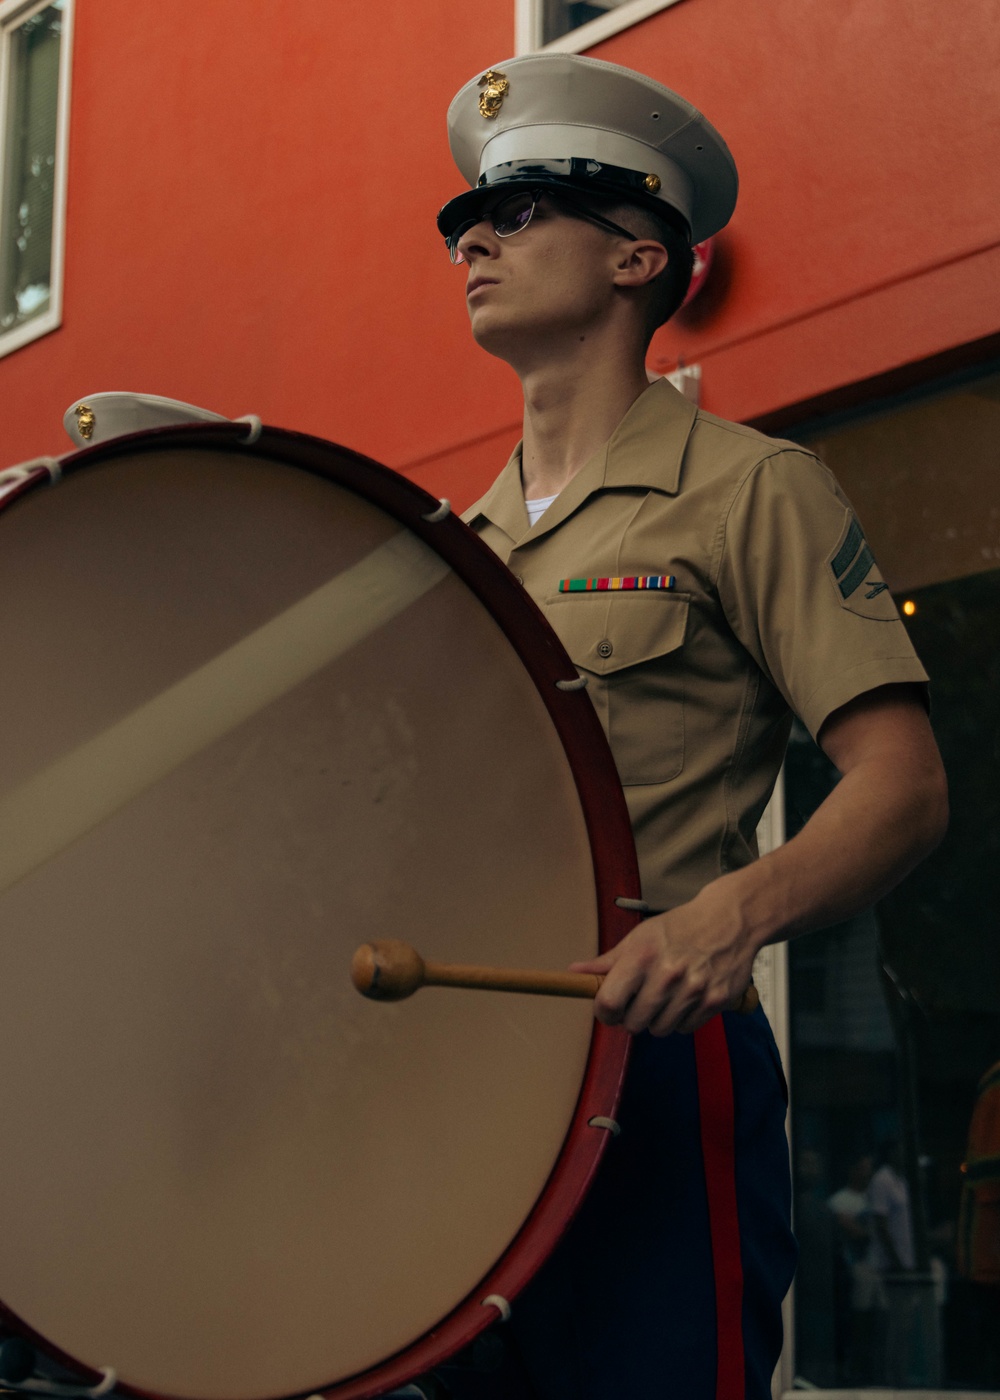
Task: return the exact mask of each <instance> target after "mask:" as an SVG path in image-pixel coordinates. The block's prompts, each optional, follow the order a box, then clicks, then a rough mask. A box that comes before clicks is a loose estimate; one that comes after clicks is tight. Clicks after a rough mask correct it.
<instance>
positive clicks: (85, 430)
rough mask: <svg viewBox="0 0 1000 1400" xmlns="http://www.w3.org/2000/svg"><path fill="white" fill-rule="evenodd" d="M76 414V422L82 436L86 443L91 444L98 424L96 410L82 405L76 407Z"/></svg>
mask: <svg viewBox="0 0 1000 1400" xmlns="http://www.w3.org/2000/svg"><path fill="white" fill-rule="evenodd" d="M74 412H75V413H76V422H77V427H78V428H79V430H80V436H81V437H82V438H83V440H84V441H85V442H89V441H90V439H91V438H92V437H93V436H94V428H95V426H96V424H97V418H96V417H95V416H94V410H93V409H92V408H91V407H90V405H89V404H86V403H81V404H79V405H78V406H77V407H76V409H75V410H74Z"/></svg>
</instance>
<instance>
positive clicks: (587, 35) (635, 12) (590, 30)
mask: <svg viewBox="0 0 1000 1400" xmlns="http://www.w3.org/2000/svg"><path fill="white" fill-rule="evenodd" d="M679 3H680V0H626V3H625V4H624V5H617V6H616V7H615V8H614V9H613V10H608V12H607V14H603V15H598V17H597V18H596V19H591V20H588V21H587V23H586V24H581V25H580V27H579V28H578V29H571V30H570V32H569V33H568V34H564V35H563V36H562V38H560V39H553V40H552V41H551V43H548V44H543V43H542V0H514V49H515V52H516V53H517V54H519V55H520V54H523V53H535V52H536V51H538V50H542V51H543V52H545V53H582V52H583V51H584V49H590V48H593V46H594V45H595V44H599V43H601V42H602V40H604V39H610V38H611V36H612V34H619V33H621V31H622V30H623V29H628V28H630V27H631V26H632V25H633V24H638V23H639V21H640V20H643V19H648V18H649V16H650V15H655V14H656V13H657V12H658V11H660V10H668V9H669V8H670V6H671V5H677V4H679Z"/></svg>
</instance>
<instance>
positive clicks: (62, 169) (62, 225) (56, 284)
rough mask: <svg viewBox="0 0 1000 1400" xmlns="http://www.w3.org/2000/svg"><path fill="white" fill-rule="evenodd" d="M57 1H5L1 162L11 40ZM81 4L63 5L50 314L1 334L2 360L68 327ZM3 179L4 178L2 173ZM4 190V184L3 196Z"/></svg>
mask: <svg viewBox="0 0 1000 1400" xmlns="http://www.w3.org/2000/svg"><path fill="white" fill-rule="evenodd" d="M50 3H51V0H0V160H2V156H3V152H4V151H5V150H6V146H7V132H6V125H7V97H8V92H9V90H10V60H11V47H12V46H11V43H10V36H11V34H12V33H13V31H14V30H15V29H17V28H18V27H19V26H20V25H21V24H23V22H24V21H25V20H27V19H30V18H31V16H32V15H33V14H36V13H37V12H38V11H39V10H44V9H45V8H46V7H47V6H48V5H49V4H50ZM74 5H75V0H63V31H62V43H61V52H60V56H59V93H58V103H59V106H58V109H57V112H56V169H55V177H54V180H53V188H52V263H51V280H50V283H49V306H48V310H47V311H44V312H42V314H41V315H40V316H33V317H32V318H31V319H30V320H28V321H25V322H24V323H23V325H20V326H14V327H13V328H12V329H11V330H9V331H0V359H2V358H3V357H4V355H10V354H12V353H13V351H15V350H20V349H21V347H22V345H27V344H29V342H31V341H32V340H37V339H38V338H39V336H43V335H48V333H49V332H50V331H54V330H56V329H57V328H58V327H59V326H60V325H61V324H62V300H63V262H64V255H65V248H66V186H67V175H68V169H69V161H68V155H69V99H70V73H71V70H72V67H73V63H72V55H73V8H74ZM0 174H2V172H0ZM2 190H3V185H2V183H0V194H2Z"/></svg>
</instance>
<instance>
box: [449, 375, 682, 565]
mask: <svg viewBox="0 0 1000 1400" xmlns="http://www.w3.org/2000/svg"><path fill="white" fill-rule="evenodd" d="M697 414H698V410H697V409H696V408H695V406H694V404H692V403H690V402H689V401H688V400H687V399H686V398H685V397H684V396H683V394H680V393H678V391H677V390H676V389H675V388H674V387H673V385H672V384H669V383H668V382H667V380H665V379H658V380H657V381H656V382H655V383H654V384H651V385H650V386H649V388H648V389H647V390H646V391H645V392H644V393H642V394H640V395H639V397H638V398H637V399H636V401H635V403H633V404H632V406H631V408H630V409H629V410H628V412H627V413H626V414H625V417H624V418H623V419H622V420H621V422H620V423H619V424H618V426H617V428H616V429H615V430H614V432H613V433H612V434H611V437H610V438H609V439H608V441H607V442H606V443H604V445H603V446H602V447H599V448H598V450H597V451H596V452H595V453H594V454H593V456H592V457H590V458H589V459H588V461H586V462H585V463H584V465H583V466H582V467H581V468H580V470H579V471H578V472H577V474H576V475H575V476H574V477H573V479H572V480H571V481H570V482H569V484H568V485H567V486H565V487H564V488H563V490H562V491H561V492H560V493H559V495H558V496H557V497H556V499H555V500H554V501H553V503H552V505H550V506H549V508H548V510H547V511H546V512H545V514H544V515H543V516H542V517H541V519H540V520H539V521H538V522H537V524H535V525H533V526H531V528H530V529H529V527H528V512H527V511H526V510H525V507H524V492H523V489H522V486H521V444H520V443H518V445H517V446H516V447H515V448H514V451H513V452H512V453H511V456H510V460H509V461H508V463H507V465H506V466H505V467H504V469H503V471H502V472H501V473H500V475H499V476H498V477H497V479H496V481H495V482H494V483H493V485H492V486H491V487H490V489H489V491H487V493H486V495H485V496H483V498H482V500H480V501H479V502H478V503H477V504H476V505H475V506H474V507H473V509H472V510H471V511H470V512H469V514H468V516H467V517H466V518H467V519H468V520H470V521H473V520H475V519H477V518H478V517H479V516H483V517H485V518H486V519H487V520H489V521H490V522H491V523H492V524H494V525H496V526H497V527H498V528H499V529H501V530H503V532H504V533H505V534H506V535H507V536H508V537H509V538H510V539H511V540H512V541H514V543H516V544H523V543H526V542H527V541H529V540H534V539H537V538H538V537H539V536H541V535H544V534H547V533H548V531H549V530H552V529H554V528H555V527H556V526H557V525H560V524H561V523H562V522H563V521H564V520H565V519H567V517H568V516H570V515H571V514H572V513H573V512H574V511H575V510H577V509H578V508H579V506H581V505H582V504H583V502H584V501H585V500H586V499H587V497H588V496H590V495H592V494H593V492H595V491H599V490H601V489H602V488H604V487H616V486H644V487H646V488H648V489H650V490H654V491H663V492H666V493H667V494H669V495H673V494H675V493H676V492H677V490H678V488H679V486H680V476H681V466H682V464H683V461H684V451H685V448H686V447H687V441H688V438H689V437H690V435H691V429H692V427H693V426H694V422H695V419H696V417H697Z"/></svg>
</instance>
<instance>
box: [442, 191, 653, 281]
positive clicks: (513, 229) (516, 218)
mask: <svg viewBox="0 0 1000 1400" xmlns="http://www.w3.org/2000/svg"><path fill="white" fill-rule="evenodd" d="M543 195H548V197H549V198H550V199H551V200H553V201H554V202H555V203H557V204H561V205H565V206H566V213H567V214H570V215H571V216H573V217H574V218H577V219H587V220H589V221H590V223H592V224H597V225H599V227H601V228H605V229H608V230H609V231H610V232H611V233H617V234H618V235H619V237H621V238H628V239H629V240H630V241H631V242H632V243H636V242H638V238H637V236H636V235H635V234H634V233H630V232H629V231H628V229H627V228H622V226H621V224H615V223H612V221H611V220H610V219H605V218H604V217H603V215H601V214H595V213H594V211H593V210H592V209H587V208H586V207H585V206H584V205H582V204H577V203H576V201H575V200H574V199H572V198H570V197H567V196H566V195H564V194H563V193H562V191H561V190H560V191H559V193H558V194H553V192H552V191H551V190H541V189H537V190H519V191H518V193H517V194H512V195H508V196H507V198H506V199H501V200H500V202H499V204H495V205H494V206H493V208H492V209H491V210H490V211H489V213H484V214H482V215H481V216H480V217H479V218H478V219H467V220H466V222H465V223H464V224H460V225H459V227H458V228H456V229H455V230H454V231H453V232H452V233H450V234H448V236H447V238H446V239H445V242H446V243H447V245H448V256H449V257H450V258H451V260H452V262H453V263H454V264H455V265H456V266H457V265H459V264H461V263H464V262H465V256H464V254H463V253H462V252H461V251H460V249H459V246H458V244H459V241H460V240H461V239H462V238H463V237H464V236H465V234H467V233H468V231H469V229H470V228H475V226H476V224H479V223H483V222H484V221H485V222H487V223H490V224H492V225H493V232H494V233H495V234H496V236H497V237H498V238H512V237H513V236H514V234H515V233H520V232H521V231H522V229H526V228H527V227H528V225H529V224H530V223H531V216H532V215H533V214H534V212H535V209H536V207H537V205H538V201H539V200H540V199H541V198H542V196H543Z"/></svg>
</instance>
